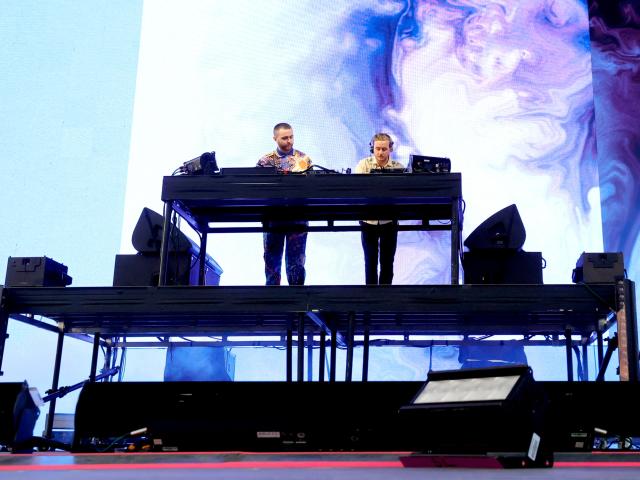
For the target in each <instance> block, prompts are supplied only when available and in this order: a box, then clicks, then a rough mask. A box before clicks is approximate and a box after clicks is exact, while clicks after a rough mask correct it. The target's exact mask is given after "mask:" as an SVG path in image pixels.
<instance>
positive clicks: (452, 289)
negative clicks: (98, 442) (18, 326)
mask: <svg viewBox="0 0 640 480" xmlns="http://www.w3.org/2000/svg"><path fill="white" fill-rule="evenodd" d="M1 298H2V303H1V310H0V315H1V316H0V320H1V321H2V324H3V329H4V330H5V331H6V323H7V322H8V318H9V317H12V318H15V319H17V320H22V321H26V322H28V323H32V324H34V325H36V326H43V327H44V328H48V329H52V326H51V325H49V324H47V323H44V322H39V321H38V320H34V319H33V318H32V317H33V316H43V317H46V318H49V319H51V320H54V321H55V322H57V330H58V332H59V333H60V334H63V335H64V334H92V335H95V336H96V337H100V336H101V337H103V338H104V337H117V336H125V335H126V336H128V337H130V336H169V335H182V336H186V335H209V334H213V333H217V334H220V335H227V336H231V335H233V336H259V335H286V337H287V347H288V353H289V355H288V360H287V362H288V371H289V372H290V371H291V361H292V357H291V355H292V342H293V332H294V330H295V331H296V333H297V336H298V344H299V345H304V336H305V335H308V334H319V335H321V338H320V341H321V342H324V335H325V334H328V335H330V336H331V347H332V364H333V365H335V348H336V346H337V344H338V343H340V344H342V345H344V346H345V347H346V348H347V362H348V363H349V361H350V359H351V358H352V355H353V347H354V337H355V336H356V335H364V336H365V338H364V346H365V349H366V348H368V346H369V343H368V337H369V335H403V336H410V335H523V336H525V337H531V336H536V335H542V336H546V337H549V338H554V339H555V341H556V343H557V340H558V338H559V336H563V337H564V340H565V344H566V346H567V350H568V352H567V361H568V362H569V363H570V362H571V352H570V349H571V348H572V336H574V335H579V336H580V337H581V338H582V341H581V344H582V345H583V346H584V345H587V344H590V343H593V342H597V343H598V346H599V351H600V353H601V354H602V348H603V347H602V334H603V333H604V332H606V331H607V330H609V329H610V328H611V327H612V325H613V324H614V323H616V322H617V323H618V332H619V345H620V348H619V352H620V356H619V358H620V366H621V379H624V380H632V381H636V380H637V358H638V349H637V334H636V326H635V295H634V291H633V282H630V281H628V280H625V281H621V282H619V283H617V284H597V285H418V286H399V285H393V286H301V287H264V286H247V287H245V286H230V287H168V286H167V287H86V288H85V287H73V288H4V289H2V291H1ZM621 321H622V323H621ZM621 327H622V328H621ZM53 328H55V327H53ZM3 347H4V341H2V342H1V343H0V354H1V353H2V349H3ZM96 348H97V347H96ZM321 350H322V352H321V353H324V349H321ZM303 355H304V352H303V349H298V363H299V365H300V362H301V361H303ZM1 358H2V357H1V355H0V360H1ZM568 367H571V365H570V364H569V365H568ZM365 368H366V366H365ZM349 369H350V366H349V365H347V370H348V375H347V377H350V371H349ZM332 370H335V369H332ZM568 370H569V371H570V372H571V371H572V368H568ZM299 379H300V380H302V378H299Z"/></svg>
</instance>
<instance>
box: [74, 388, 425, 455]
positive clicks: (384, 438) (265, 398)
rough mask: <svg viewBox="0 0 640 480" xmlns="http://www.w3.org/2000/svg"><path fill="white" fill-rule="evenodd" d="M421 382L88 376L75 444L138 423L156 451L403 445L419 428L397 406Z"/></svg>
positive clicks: (99, 440)
mask: <svg viewBox="0 0 640 480" xmlns="http://www.w3.org/2000/svg"><path fill="white" fill-rule="evenodd" d="M421 384H422V383H421V382H365V383H359V382H338V383H327V382H322V383H320V382H305V383H286V382H166V383H154V382H144V383H142V382H140V383H138V382H135V383H133V382H132V383H114V382H112V383H93V384H87V385H85V386H84V388H83V389H82V392H81V394H80V397H79V399H78V403H77V407H76V416H75V421H76V425H75V428H76V430H75V443H74V450H75V451H83V452H86V451H96V450H100V449H101V448H105V447H107V446H108V445H109V444H110V443H111V442H112V441H113V440H115V439H117V438H118V437H120V436H121V435H125V434H126V433H127V432H131V431H134V430H137V429H141V428H147V429H148V430H147V432H145V434H144V435H145V436H146V437H147V438H148V440H149V442H150V444H151V445H153V448H154V449H155V450H160V451H162V450H166V451H239V450H240V451H258V452H260V451H262V452H264V451H398V450H407V449H411V447H412V446H413V445H414V444H415V442H414V440H413V435H414V433H415V434H419V432H413V431H412V429H411V428H409V426H407V425H404V424H403V423H402V419H401V418H399V409H400V407H401V406H403V405H405V404H406V403H407V402H409V401H410V400H411V398H412V397H413V395H415V393H416V392H417V391H418V388H420V385H421ZM126 440H127V439H124V441H126ZM134 440H135V439H133V440H132V441H134ZM116 446H117V445H116Z"/></svg>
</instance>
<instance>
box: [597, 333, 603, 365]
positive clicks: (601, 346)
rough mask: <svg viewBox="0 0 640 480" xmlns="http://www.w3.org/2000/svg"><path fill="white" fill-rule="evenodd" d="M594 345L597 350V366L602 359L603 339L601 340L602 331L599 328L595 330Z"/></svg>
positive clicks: (600, 363)
mask: <svg viewBox="0 0 640 480" xmlns="http://www.w3.org/2000/svg"><path fill="white" fill-rule="evenodd" d="M596 346H597V350H598V366H600V365H602V360H603V359H604V341H603V340H602V332H601V331H600V330H598V331H597V332H596Z"/></svg>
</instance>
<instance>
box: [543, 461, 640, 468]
mask: <svg viewBox="0 0 640 480" xmlns="http://www.w3.org/2000/svg"><path fill="white" fill-rule="evenodd" d="M553 466H554V467H559V468H618V467H623V468H640V462H555V463H554V464H553Z"/></svg>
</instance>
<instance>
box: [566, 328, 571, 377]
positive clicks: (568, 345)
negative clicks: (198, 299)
mask: <svg viewBox="0 0 640 480" xmlns="http://www.w3.org/2000/svg"><path fill="white" fill-rule="evenodd" d="M564 344H565V347H566V350H567V381H569V382H573V351H572V349H571V329H570V328H567V329H565V331H564Z"/></svg>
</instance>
